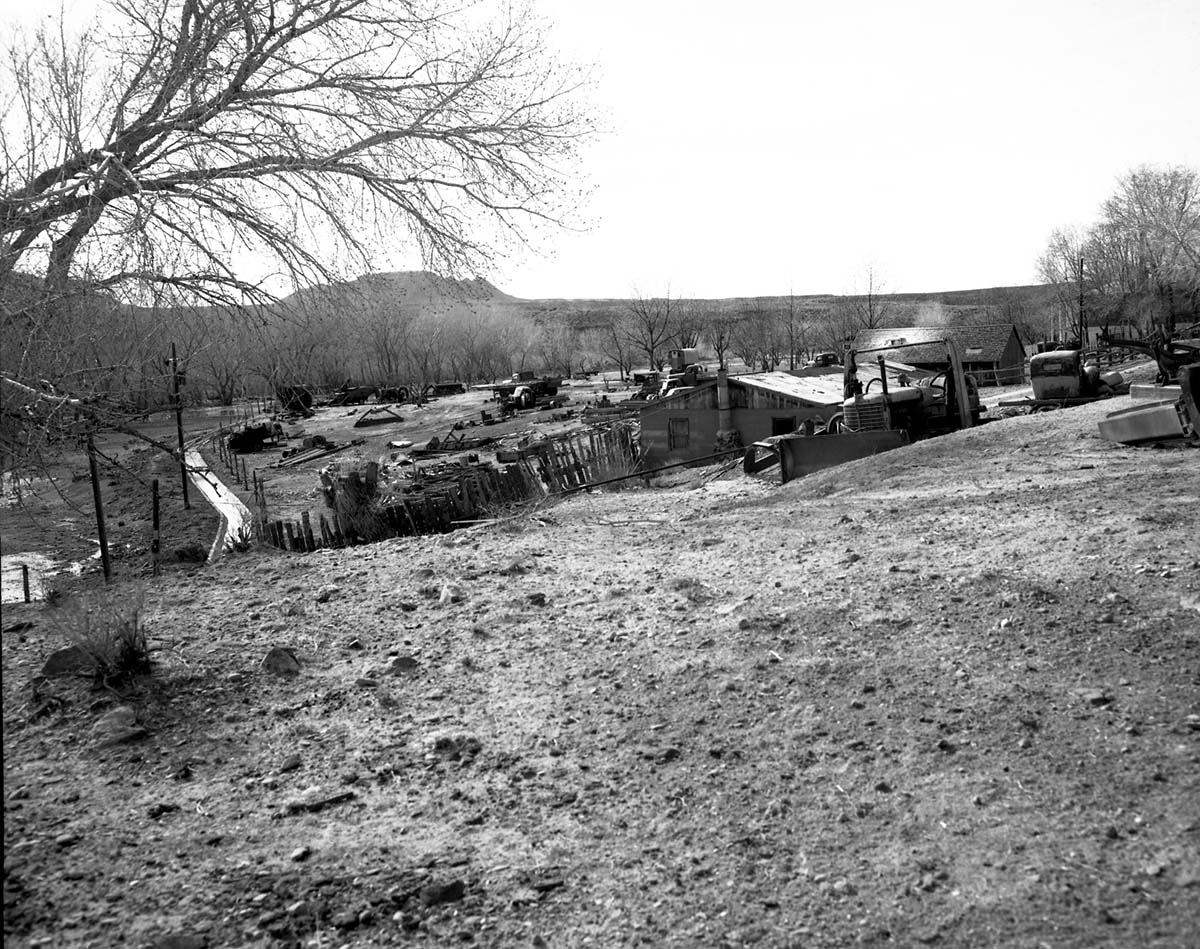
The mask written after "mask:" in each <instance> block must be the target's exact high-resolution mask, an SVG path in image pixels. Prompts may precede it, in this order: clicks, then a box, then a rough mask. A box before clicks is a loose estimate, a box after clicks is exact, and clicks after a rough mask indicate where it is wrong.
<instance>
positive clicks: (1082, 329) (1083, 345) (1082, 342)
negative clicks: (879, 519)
mask: <svg viewBox="0 0 1200 949" xmlns="http://www.w3.org/2000/svg"><path fill="white" fill-rule="evenodd" d="M1086 350H1087V324H1086V323H1085V322H1084V319H1083V255H1080V257H1079V351H1080V352H1081V353H1082V352H1084V351H1086Z"/></svg>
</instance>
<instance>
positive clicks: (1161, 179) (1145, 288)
mask: <svg viewBox="0 0 1200 949" xmlns="http://www.w3.org/2000/svg"><path fill="white" fill-rule="evenodd" d="M1081 261H1082V265H1083V270H1082V273H1080V269H1079V268H1080V262H1081ZM1038 272H1039V276H1040V277H1041V278H1042V280H1043V281H1044V282H1045V283H1047V284H1048V285H1050V286H1052V287H1053V288H1054V290H1055V293H1056V297H1057V301H1058V304H1059V309H1060V312H1061V313H1063V314H1066V316H1065V319H1066V320H1067V322H1068V325H1070V324H1071V322H1072V321H1073V320H1075V319H1078V309H1079V305H1080V301H1079V297H1080V292H1081V289H1082V293H1083V296H1084V305H1085V307H1086V309H1087V312H1088V315H1089V316H1091V317H1092V318H1093V320H1094V318H1095V317H1097V316H1102V317H1103V319H1104V320H1105V322H1107V321H1109V320H1113V319H1116V320H1118V321H1121V322H1126V323H1129V324H1132V325H1134V326H1136V327H1137V328H1138V329H1139V330H1140V331H1142V332H1150V331H1151V329H1153V328H1154V327H1155V326H1158V327H1162V328H1163V329H1165V330H1166V331H1167V332H1171V331H1172V330H1173V329H1174V325H1175V323H1176V322H1177V320H1179V319H1183V320H1186V321H1189V322H1190V321H1195V320H1197V319H1200V172H1197V171H1196V170H1195V169H1189V168H1181V167H1173V168H1165V169H1158V168H1152V167H1149V166H1145V167H1141V168H1137V169H1135V170H1133V171H1131V172H1129V173H1127V174H1125V175H1123V176H1122V177H1121V178H1120V179H1119V180H1118V182H1117V188H1116V191H1115V192H1114V194H1113V195H1112V196H1111V197H1110V198H1108V200H1106V201H1105V202H1104V204H1103V206H1102V208H1101V217H1100V220H1099V221H1098V222H1097V223H1095V224H1094V225H1092V226H1091V227H1089V228H1087V230H1086V231H1084V232H1082V233H1080V232H1078V231H1074V230H1059V231H1055V232H1054V233H1053V234H1052V235H1051V237H1050V240H1049V242H1048V245H1047V248H1046V251H1045V252H1044V253H1043V255H1042V257H1041V258H1040V260H1039V262H1038ZM1080 283H1082V285H1083V286H1082V288H1081V287H1080Z"/></svg>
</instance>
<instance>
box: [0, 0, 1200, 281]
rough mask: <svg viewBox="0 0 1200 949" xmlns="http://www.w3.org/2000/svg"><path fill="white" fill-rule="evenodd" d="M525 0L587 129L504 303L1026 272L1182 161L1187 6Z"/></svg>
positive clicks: (1192, 108)
mask: <svg viewBox="0 0 1200 949" xmlns="http://www.w3.org/2000/svg"><path fill="white" fill-rule="evenodd" d="M48 2H50V3H51V5H54V6H56V5H57V3H56V2H51V0H29V2H26V3H21V4H10V5H7V7H8V11H9V12H7V13H5V14H3V17H5V18H9V17H11V16H13V15H14V13H13V9H14V7H16V8H18V9H20V10H22V11H25V14H24V15H25V16H26V17H27V16H28V13H29V11H30V10H32V9H34V8H36V7H37V5H38V4H39V3H42V4H45V3H48ZM74 2H75V3H79V4H82V5H85V6H90V5H91V4H92V2H93V0H74ZM532 2H534V4H535V7H536V8H537V9H538V10H539V11H540V12H541V14H542V15H543V16H544V17H545V18H546V19H548V20H549V21H551V23H552V24H553V30H552V40H553V43H554V45H556V46H557V47H558V48H559V49H560V50H561V51H562V52H563V53H564V55H565V56H567V57H568V58H572V59H575V60H578V61H583V62H588V63H592V64H594V65H595V70H594V74H595V80H596V81H595V88H594V90H593V93H592V95H593V100H594V102H595V104H596V106H597V108H598V110H599V111H600V112H601V114H602V115H603V117H604V122H605V125H606V126H607V131H606V133H605V134H604V135H603V136H601V137H600V138H599V139H598V140H597V141H596V142H595V143H594V144H593V145H591V146H590V147H588V148H587V150H586V152H585V153H584V167H585V169H586V171H587V174H588V184H589V186H590V191H591V198H590V201H589V203H588V204H587V205H586V206H585V207H584V208H582V209H581V211H582V213H583V216H584V217H585V218H586V219H588V220H589V221H590V222H591V226H590V228H589V229H588V230H586V231H585V232H582V233H561V234H557V235H554V236H553V238H552V239H551V240H549V241H546V242H545V243H546V244H548V245H549V248H550V249H551V250H552V251H553V256H550V257H542V258H539V257H535V256H532V255H528V254H517V255H516V256H515V257H514V258H513V259H510V260H507V261H502V262H500V264H499V265H498V267H497V269H496V271H495V272H494V273H493V274H490V275H489V276H490V277H491V279H492V280H493V282H495V283H496V284H497V285H498V286H499V287H500V288H501V289H503V290H506V291H507V292H509V293H513V294H515V295H517V296H522V297H602V296H610V297H626V296H630V295H632V294H633V293H634V292H640V293H641V294H643V295H661V294H662V293H664V292H666V291H667V289H668V288H669V289H670V291H671V293H672V295H679V296H693V297H729V296H752V295H766V294H782V293H788V292H789V291H792V292H795V293H797V294H805V293H848V292H854V291H855V290H857V289H861V288H862V286H863V285H864V283H865V277H864V275H865V273H866V270H867V268H868V267H873V268H874V270H875V272H876V274H877V275H878V276H879V278H880V281H881V282H882V284H883V285H884V287H885V288H886V289H887V290H891V291H897V292H903V291H934V290H953V289H969V288H975V287H991V286H1003V285H1013V284H1026V283H1034V282H1036V273H1035V266H1036V260H1037V257H1038V255H1039V253H1040V252H1041V251H1042V249H1043V248H1044V247H1045V243H1046V239H1047V238H1048V236H1049V234H1050V232H1051V230H1053V229H1054V228H1056V227H1060V226H1065V225H1073V224H1078V225H1084V224H1088V223H1090V222H1092V221H1094V220H1095V218H1096V216H1097V213H1098V208H1099V205H1100V203H1101V202H1102V201H1103V200H1104V199H1105V198H1106V197H1107V196H1108V195H1109V194H1110V193H1111V192H1112V190H1113V188H1114V186H1115V183H1116V180H1117V178H1118V176H1120V175H1121V174H1122V173H1124V172H1126V171H1128V170H1130V169H1131V168H1133V167H1135V166H1137V165H1140V164H1147V163H1148V164H1159V165H1163V164H1182V165H1188V166H1191V167H1198V166H1200V122H1198V121H1197V118H1196V117H1197V114H1198V113H1200V107H1198V102H1200V94H1198V92H1197V90H1200V55H1198V53H1197V51H1198V50H1200V0H990V2H988V3H986V4H985V3H977V2H976V3H973V2H966V0H838V2H829V0H821V2H813V0H794V2H790V3H788V2H781V0H743V2H742V3H740V4H733V3H728V2H725V3H719V4H718V3H713V2H706V0H700V2H696V0H693V2H682V0H604V2H603V3H594V2H585V0H532Z"/></svg>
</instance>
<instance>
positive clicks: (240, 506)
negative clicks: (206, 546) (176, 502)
mask: <svg viewBox="0 0 1200 949" xmlns="http://www.w3.org/2000/svg"><path fill="white" fill-rule="evenodd" d="M183 457H184V461H185V462H186V463H187V470H188V477H189V478H191V481H192V484H194V485H195V486H196V488H197V490H198V491H199V492H200V493H201V494H203V495H204V499H205V500H206V501H208V503H209V504H211V505H212V506H213V507H214V508H215V509H216V511H217V513H218V514H220V515H221V528H220V530H218V531H217V537H216V539H215V540H214V541H213V544H212V548H211V549H210V550H209V552H208V559H209V561H213V560H216V559H217V558H219V557H220V556H221V554H223V553H224V552H225V549H226V548H227V547H228V546H229V542H230V540H231V539H232V538H236V537H238V536H239V534H240V533H241V532H242V530H244V529H247V530H248V529H249V525H250V509H249V508H248V507H246V505H245V504H244V503H242V499H241V498H239V497H238V496H237V495H236V494H234V493H233V492H232V491H231V490H230V489H229V487H228V486H227V485H226V484H225V482H223V481H222V480H221V479H220V478H218V477H217V475H216V474H215V473H214V472H213V470H212V469H211V468H209V467H208V462H207V461H205V460H204V456H203V455H201V454H200V452H199V451H197V450H196V449H194V448H189V449H188V450H187V451H185V452H184V456H183Z"/></svg>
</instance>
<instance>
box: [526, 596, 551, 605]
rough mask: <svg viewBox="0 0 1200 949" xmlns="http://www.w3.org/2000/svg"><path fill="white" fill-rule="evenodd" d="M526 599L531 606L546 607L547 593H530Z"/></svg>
mask: <svg viewBox="0 0 1200 949" xmlns="http://www.w3.org/2000/svg"><path fill="white" fill-rule="evenodd" d="M525 599H527V600H528V601H529V605H530V606H545V605H546V594H545V593H530V594H529V596H527V597H526V598H525Z"/></svg>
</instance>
